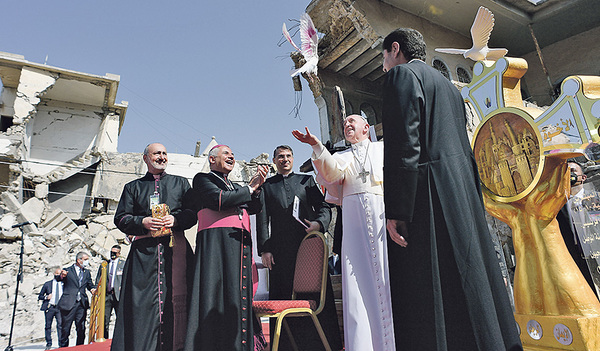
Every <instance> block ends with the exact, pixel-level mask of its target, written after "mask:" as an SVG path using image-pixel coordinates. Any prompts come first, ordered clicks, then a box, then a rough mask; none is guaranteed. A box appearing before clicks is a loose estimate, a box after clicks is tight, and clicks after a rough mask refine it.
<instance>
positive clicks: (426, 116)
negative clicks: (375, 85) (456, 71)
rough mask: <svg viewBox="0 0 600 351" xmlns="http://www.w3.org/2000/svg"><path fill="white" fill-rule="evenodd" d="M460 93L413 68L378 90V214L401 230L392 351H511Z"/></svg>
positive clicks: (394, 260) (392, 246)
mask: <svg viewBox="0 0 600 351" xmlns="http://www.w3.org/2000/svg"><path fill="white" fill-rule="evenodd" d="M465 116H466V115H465V109H464V103H463V100H462V98H461V96H460V93H459V91H458V90H457V89H456V87H454V86H453V85H452V83H450V81H448V80H447V79H446V78H445V77H444V76H442V75H441V74H440V73H439V72H438V71H437V70H435V69H433V68H432V67H429V66H428V65H426V64H425V63H424V62H422V61H418V60H415V61H412V62H410V63H407V64H402V65H398V66H396V67H394V68H393V69H391V70H390V72H388V73H387V76H386V78H385V83H384V87H383V131H384V143H385V151H384V184H385V193H384V194H385V212H386V217H387V218H388V219H397V220H402V221H406V222H409V223H408V238H406V239H407V241H408V247H406V248H402V247H400V246H399V245H397V244H396V243H394V242H393V241H392V240H388V251H389V268H390V282H391V288H392V306H393V311H394V329H395V336H396V345H397V348H398V349H399V350H482V351H492V350H520V349H522V346H521V342H520V340H519V335H518V333H517V329H516V323H515V320H514V316H513V312H512V309H511V305H510V303H509V299H508V296H507V293H506V290H505V288H504V282H503V279H502V276H501V273H500V267H499V264H498V260H497V258H496V253H495V252H494V247H493V245H492V241H491V238H490V234H489V232H488V227H487V223H486V220H485V215H484V206H483V201H482V198H481V189H480V184H479V175H478V173H477V165H476V163H475V159H474V157H473V153H472V150H471V147H470V145H469V140H468V138H467V134H466V129H465V125H466V117H465Z"/></svg>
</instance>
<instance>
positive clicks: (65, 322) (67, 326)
mask: <svg viewBox="0 0 600 351" xmlns="http://www.w3.org/2000/svg"><path fill="white" fill-rule="evenodd" d="M60 313H61V314H62V333H61V341H60V344H59V346H60V347H68V346H69V335H70V334H71V325H72V324H73V322H75V330H76V331H77V342H76V344H75V345H83V342H84V341H85V318H86V317H87V309H86V308H85V307H84V306H83V300H81V301H79V302H75V306H73V308H72V309H71V310H61V311H60Z"/></svg>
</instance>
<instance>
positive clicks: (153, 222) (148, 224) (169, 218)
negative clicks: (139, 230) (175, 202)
mask: <svg viewBox="0 0 600 351" xmlns="http://www.w3.org/2000/svg"><path fill="white" fill-rule="evenodd" d="M142 225H143V226H144V228H146V229H147V230H149V231H156V230H159V229H161V228H171V227H173V226H174V225H175V217H173V215H166V216H164V217H162V218H154V217H144V219H143V220H142Z"/></svg>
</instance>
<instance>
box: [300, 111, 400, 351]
mask: <svg viewBox="0 0 600 351" xmlns="http://www.w3.org/2000/svg"><path fill="white" fill-rule="evenodd" d="M292 134H293V135H294V137H295V138H296V139H298V140H299V141H301V142H303V143H306V144H310V145H311V146H312V148H313V154H312V157H311V158H312V162H313V165H314V166H315V169H316V171H317V181H318V182H319V183H320V184H322V185H324V186H325V187H326V188H327V197H326V199H325V200H326V201H328V202H333V203H336V204H337V205H341V206H342V228H343V236H342V255H341V259H342V293H343V306H344V343H345V347H346V350H347V351H368V350H374V351H384V350H385V351H387V350H395V342H394V325H393V321H392V304H391V297H390V286H389V275H388V257H387V236H386V230H385V209H384V204H383V143H382V142H371V141H370V140H369V138H368V135H369V124H368V123H367V121H366V120H365V119H364V118H363V117H362V116H359V115H351V116H348V117H346V119H344V136H345V138H346V140H347V141H348V142H349V143H350V144H352V147H351V148H349V149H347V150H344V151H341V152H337V153H335V154H333V155H331V154H330V153H329V151H327V149H326V148H325V147H324V146H323V144H321V142H320V141H319V139H318V138H317V137H316V136H314V135H312V134H310V131H309V130H308V128H306V134H303V133H301V132H300V131H298V130H294V131H293V132H292Z"/></svg>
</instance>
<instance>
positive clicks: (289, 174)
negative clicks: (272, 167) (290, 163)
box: [277, 172, 294, 178]
mask: <svg viewBox="0 0 600 351" xmlns="http://www.w3.org/2000/svg"><path fill="white" fill-rule="evenodd" d="M292 173H294V172H290V173H288V174H282V173H277V174H279V175H280V176H282V177H284V178H287V177H289V176H291V175H292Z"/></svg>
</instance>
